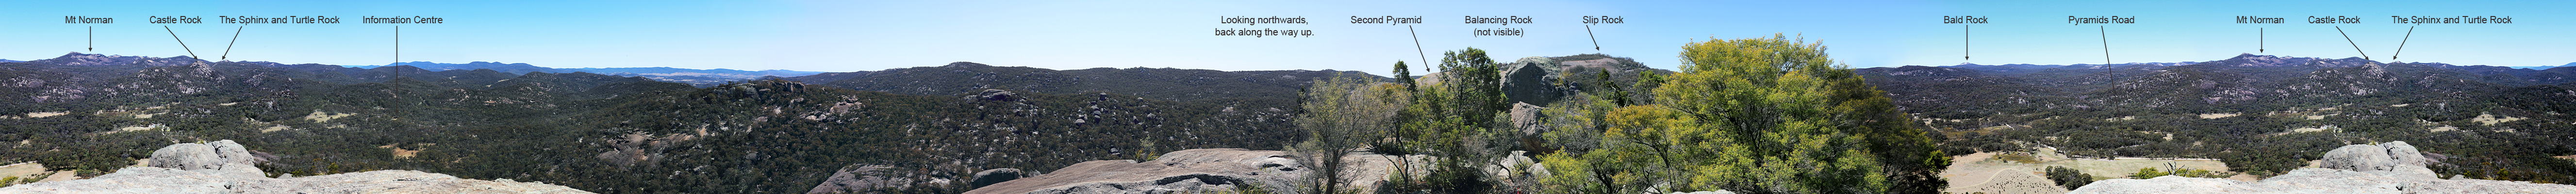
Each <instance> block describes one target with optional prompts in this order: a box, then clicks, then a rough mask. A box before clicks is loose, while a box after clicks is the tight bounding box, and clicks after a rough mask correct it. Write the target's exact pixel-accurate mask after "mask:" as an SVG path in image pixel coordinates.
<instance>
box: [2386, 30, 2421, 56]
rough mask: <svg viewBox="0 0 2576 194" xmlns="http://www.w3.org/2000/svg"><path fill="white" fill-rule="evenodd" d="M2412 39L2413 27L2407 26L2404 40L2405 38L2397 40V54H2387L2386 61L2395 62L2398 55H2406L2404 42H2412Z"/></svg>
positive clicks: (2413, 35) (2413, 36)
mask: <svg viewBox="0 0 2576 194" xmlns="http://www.w3.org/2000/svg"><path fill="white" fill-rule="evenodd" d="M2414 39H2415V27H2413V26H2408V27H2406V38H2405V39H2397V54H2388V60H2397V56H2398V55H2405V54H2406V41H2408V40H2414Z"/></svg>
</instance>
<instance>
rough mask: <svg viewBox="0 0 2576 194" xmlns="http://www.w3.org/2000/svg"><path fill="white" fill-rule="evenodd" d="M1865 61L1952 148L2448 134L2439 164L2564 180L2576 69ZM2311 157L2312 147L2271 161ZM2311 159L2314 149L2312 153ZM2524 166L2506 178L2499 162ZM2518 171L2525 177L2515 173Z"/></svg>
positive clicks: (2310, 142) (2265, 58)
mask: <svg viewBox="0 0 2576 194" xmlns="http://www.w3.org/2000/svg"><path fill="white" fill-rule="evenodd" d="M2104 67H2105V66H2102V65H2084V64H2078V65H2032V64H2006V65H1979V64H1960V65H1951V66H1939V67H1932V66H1904V67H1878V68H1866V69H1859V70H1858V73H1859V74H1861V75H1862V76H1864V77H1866V78H1867V79H1868V82H1869V83H1870V84H1871V85H1875V86H1877V87H1878V89H1880V90H1883V91H1886V92H1887V96H1888V98H1889V99H1890V100H1893V101H1894V103H1895V104H1896V105H1897V106H1898V107H1901V108H1900V109H1901V110H1903V111H1905V112H1907V113H1911V114H1912V115H1913V116H1914V117H1916V118H1917V120H1918V121H1920V122H1922V123H1923V124H1924V126H1925V127H1930V128H1931V129H1933V130H1934V131H1939V133H1940V134H1937V135H1940V136H1945V137H1947V138H1948V139H1950V141H1949V142H1945V144H1948V145H1947V146H1944V148H1945V149H1951V150H1950V151H1952V152H1951V153H1974V152H1994V151H2015V150H2026V149H2034V148H2053V149H2055V150H2058V151H2059V152H2062V153H2066V154H2069V155H2074V156H2082V157H2176V158H2216V159H2222V160H2223V162H2226V163H2227V166H2228V167H2229V168H2230V170H2232V171H2235V172H2254V174H2258V175H2261V174H2265V173H2280V172H2287V171H2288V170H2289V169H2293V168H2296V167H2299V166H2302V165H2305V164H2306V162H2308V161H2307V160H2311V159H2315V158H2316V157H2315V156H2314V155H2313V154H2314V153H2315V152H2323V151H2327V149H2332V148H2334V146H2339V145H2345V144H2346V143H2347V142H2366V141H2371V140H2380V141H2385V140H2404V141H2407V142H2426V144H2427V145H2431V144H2441V145H2434V146H2426V147H2431V148H2428V149H2427V150H2425V152H2426V153H2440V154H2448V155H2449V157H2451V159H2449V160H2448V161H2459V162H2454V163H2449V164H2439V165H2435V166H2441V167H2438V168H2435V171H2437V172H2440V173H2442V174H2466V175H2472V177H2479V176H2493V177H2507V178H2503V179H2510V180H2566V179H2562V178H2568V177H2571V176H2570V175H2576V173H2565V172H2576V167H2570V166H2566V165H2565V163H2566V161H2565V160H2556V159H2550V158H2545V157H2529V156H2561V155H2570V154H2576V142H2572V141H2567V140H2568V139H2576V130H2569V129H2576V122H2571V121H2576V115H2571V114H2567V113H2576V103H2570V102H2576V67H2556V68H2549V69H2529V68H2514V67H2499V66H2483V65H2467V66H2463V65H2451V64H2444V63H2431V62H2402V63H2382V62H2378V61H2372V60H2367V59H2362V58H2358V57H2353V58H2340V59H2337V58H2312V57H2286V56H2272V55H2253V54H2241V55H2237V56H2235V57H2231V58H2227V59H2223V60H2215V61H2202V62H2178V63H2129V64H2119V65H2113V66H2108V67H2109V68H2104ZM2286 155H2305V156H2303V157H2300V158H2284V157H2272V156H2286ZM2302 158H2304V159H2302ZM2499 169H2501V170H2507V171H2514V172H2510V173H2496V172H2498V171H2497V170H2499ZM2505 174H2510V175H2515V176H2510V177H2508V176H2503V175H2505Z"/></svg>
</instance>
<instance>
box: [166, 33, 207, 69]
mask: <svg viewBox="0 0 2576 194" xmlns="http://www.w3.org/2000/svg"><path fill="white" fill-rule="evenodd" d="M161 31H163V32H170V40H172V41H179V49H183V50H187V51H188V58H196V59H197V60H200V61H202V60H206V59H205V58H202V57H206V56H197V49H190V48H188V41H186V40H179V31H175V30H170V26H161Z"/></svg>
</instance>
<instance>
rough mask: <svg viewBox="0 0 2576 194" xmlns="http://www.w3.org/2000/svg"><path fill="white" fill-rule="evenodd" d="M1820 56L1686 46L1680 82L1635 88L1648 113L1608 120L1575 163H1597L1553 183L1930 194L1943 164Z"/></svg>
mask: <svg viewBox="0 0 2576 194" xmlns="http://www.w3.org/2000/svg"><path fill="white" fill-rule="evenodd" d="M1824 50H1825V48H1824V46H1823V45H1822V44H1815V43H1807V42H1806V41H1804V40H1797V41H1792V40H1789V39H1788V38H1787V37H1786V36H1783V35H1773V36H1772V37H1767V38H1747V39H1733V40H1714V39H1713V40H1709V41H1706V42H1694V43H1690V44H1685V45H1683V51H1682V53H1681V56H1680V57H1681V58H1682V59H1683V65H1682V67H1681V68H1680V72H1679V73H1677V74H1672V75H1670V76H1669V77H1666V76H1663V75H1656V74H1651V73H1649V74H1646V75H1644V76H1643V77H1642V78H1641V79H1642V80H1644V81H1645V82H1641V83H1639V84H1638V85H1639V86H1638V87H1641V88H1647V87H1651V88H1654V89H1653V93H1654V98H1653V100H1652V101H1651V102H1641V103H1645V104H1643V105H1635V106H1627V107H1621V108H1619V109H1617V110H1613V111H1611V112H1610V113H1609V114H1608V115H1607V116H1608V117H1609V118H1608V119H1607V121H1606V122H1608V123H1609V128H1608V129H1605V130H1604V131H1605V132H1604V133H1603V135H1602V140H1601V142H1602V144H1603V146H1602V148H1601V149H1600V150H1596V151H1594V153H1586V154H1584V156H1585V158H1597V159H1594V161H1592V162H1588V164H1586V165H1582V166H1580V167H1579V166H1578V165H1566V167H1568V168H1578V169H1568V170H1559V172H1566V171H1590V172H1591V173H1593V174H1592V175H1593V176H1603V175H1602V173H1608V174H1610V175H1607V176H1603V177H1608V178H1597V179H1603V180H1609V181H1597V182H1600V183H1601V184H1600V185H1602V186H1603V187H1607V188H1605V189H1600V191H1602V192H1605V193H1608V192H1624V191H1629V190H1641V189H1645V188H1644V187H1647V186H1652V185H1655V184H1657V183H1659V182H1660V183H1669V185H1670V188H1662V190H1663V191H1694V190H1718V189H1724V190H1729V191H1734V192H1742V193H1933V192H1937V189H1939V187H1940V186H1941V183H1938V182H1940V181H1941V180H1940V178H1938V177H1937V176H1932V175H1937V174H1938V172H1939V171H1938V168H1939V167H1941V166H1946V165H1947V164H1948V162H1949V161H1948V158H1947V157H1944V156H1943V154H1939V152H1938V150H1937V149H1935V148H1934V147H1932V144H1931V141H1930V140H1929V138H1926V137H1924V136H1923V132H1922V131H1921V130H1919V129H1916V128H1914V127H1913V126H1911V125H1910V123H1912V121H1911V120H1910V118H1909V117H1906V116H1905V115H1904V114H1903V113H1902V112H1897V111H1896V110H1895V107H1894V105H1892V104H1890V103H1889V102H1888V100H1887V99H1886V97H1885V94H1883V92H1880V91H1878V90H1877V89H1875V88H1872V87H1869V85H1867V84H1866V83H1865V82H1862V80H1861V77H1860V76H1858V75H1857V74H1854V73H1852V71H1851V70H1850V69H1848V68H1846V67H1843V66H1841V65H1839V64H1835V63H1834V61H1833V60H1832V59H1830V58H1829V57H1827V56H1826V54H1825V52H1824ZM1646 82H1652V83H1646ZM1550 164H1551V166H1550V168H1551V170H1556V169H1554V168H1558V166H1556V165H1554V164H1555V163H1550ZM1571 173H1577V174H1581V173H1584V172H1571ZM1614 182H1615V183H1618V184H1634V185H1628V186H1624V188H1621V187H1618V186H1615V185H1610V184H1611V183H1614Z"/></svg>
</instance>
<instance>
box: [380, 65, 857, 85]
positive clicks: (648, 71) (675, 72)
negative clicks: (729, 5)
mask: <svg viewBox="0 0 2576 194" xmlns="http://www.w3.org/2000/svg"><path fill="white" fill-rule="evenodd" d="M394 65H403V66H412V67H418V68H421V69H427V70H432V71H445V70H474V69H490V70H493V71H501V72H506V73H511V74H525V73H528V72H546V73H572V72H589V73H596V74H602V75H617V76H636V77H644V78H651V79H653V80H659V81H666V82H678V83H685V84H689V85H695V86H698V87H706V86H712V85H716V84H723V83H724V82H727V81H742V80H747V79H755V78H761V77H769V76H778V77H795V76H806V75H814V74H818V73H823V72H815V71H790V70H760V71H744V70H733V69H682V68H670V67H620V68H550V67H539V66H536V65H529V64H527V63H499V62H482V61H475V62H470V63H464V64H455V63H432V62H425V61H413V62H404V63H392V64H386V65H367V66H350V67H356V68H369V69H372V68H376V67H384V66H394Z"/></svg>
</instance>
